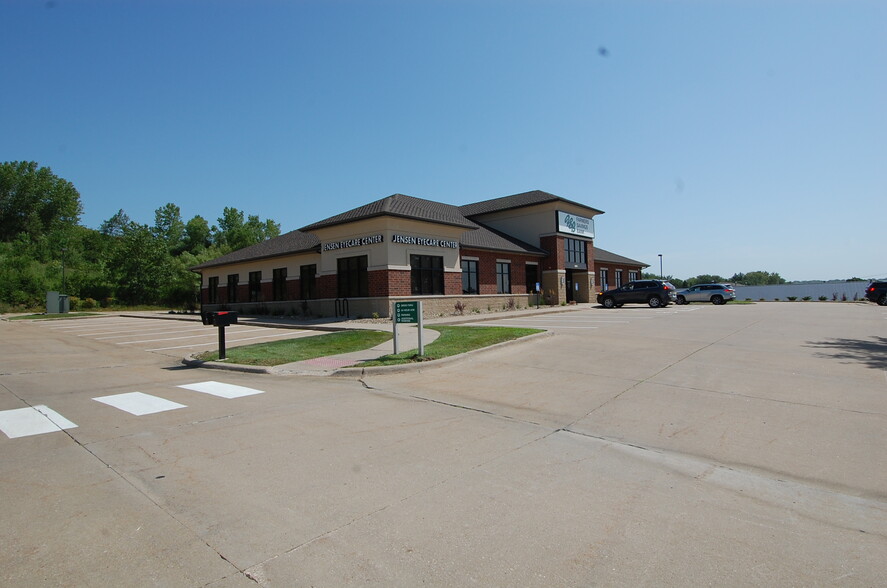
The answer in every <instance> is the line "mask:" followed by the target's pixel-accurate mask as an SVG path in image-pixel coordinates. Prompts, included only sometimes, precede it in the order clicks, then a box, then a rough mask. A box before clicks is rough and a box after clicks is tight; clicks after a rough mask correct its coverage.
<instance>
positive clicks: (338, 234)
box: [192, 190, 647, 317]
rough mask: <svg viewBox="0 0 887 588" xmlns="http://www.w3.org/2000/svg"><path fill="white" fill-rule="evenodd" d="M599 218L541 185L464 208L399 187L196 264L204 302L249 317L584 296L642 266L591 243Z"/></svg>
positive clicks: (485, 305) (432, 311) (428, 310)
mask: <svg viewBox="0 0 887 588" xmlns="http://www.w3.org/2000/svg"><path fill="white" fill-rule="evenodd" d="M598 214H602V211H600V210H597V209H595V208H592V207H590V206H586V205H584V204H579V203H577V202H573V201H570V200H567V199H565V198H561V197H559V196H555V195H553V194H549V193H547V192H542V191H539V190H534V191H531V192H524V193H522V194H515V195H513V196H506V197H504V198H494V199H492V200H485V201H483V202H476V203H474V204H467V205H464V206H453V205H450V204H443V203H441V202H434V201H431V200H424V199H422V198H414V197H412V196H405V195H403V194H394V195H392V196H388V197H386V198H382V199H381V200H376V201H375V202H371V203H369V204H366V205H364V206H360V207H358V208H355V209H353V210H349V211H347V212H343V213H342V214H339V215H336V216H332V217H330V218H327V219H325V220H322V221H318V222H315V223H312V224H310V225H307V226H305V227H302V228H301V229H299V230H297V231H292V232H289V233H286V234H284V235H281V236H279V237H276V238H274V239H270V240H268V241H265V242H263V243H259V244H257V245H253V246H251V247H246V248H244V249H240V250H238V251H234V252H232V253H229V254H227V255H223V256H222V257H219V258H216V259H213V260H211V261H208V262H205V263H202V264H200V265H198V266H196V267H194V268H192V269H193V270H194V271H196V272H199V273H200V274H201V277H202V286H201V288H202V292H201V297H202V298H201V300H202V304H203V308H204V310H218V309H222V308H226V309H230V310H240V311H242V312H244V313H246V314H252V313H270V314H293V313H299V314H310V315H315V316H364V317H369V316H372V315H373V314H374V313H375V314H378V315H379V316H380V317H388V316H390V315H391V312H392V308H393V303H394V302H396V301H398V300H405V299H416V298H420V299H421V300H422V301H423V308H424V313H425V315H426V316H438V315H449V314H453V312H454V309H455V307H456V306H457V303H459V305H462V306H464V309H465V312H470V311H471V309H473V308H477V309H483V310H486V309H502V308H511V307H523V306H528V305H535V304H536V303H537V295H538V298H539V299H540V302H541V303H542V304H562V303H569V302H573V301H575V302H589V301H592V300H594V299H595V296H596V276H600V277H601V280H603V282H602V283H606V284H608V285H611V286H612V285H615V284H616V280H625V281H628V280H631V279H634V278H639V277H640V271H641V269H642V268H644V267H647V265H646V264H643V263H641V262H638V261H634V260H631V259H628V258H626V257H622V256H619V255H616V254H613V253H610V252H609V251H605V250H603V249H598V248H596V247H594V217H595V216H596V215H598ZM611 280H613V281H612V282H611ZM597 285H598V286H599V285H600V283H598V284H597ZM537 289H538V290H537Z"/></svg>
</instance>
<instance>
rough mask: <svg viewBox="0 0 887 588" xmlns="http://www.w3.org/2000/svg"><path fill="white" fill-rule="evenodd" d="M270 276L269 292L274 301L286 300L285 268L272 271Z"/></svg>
mask: <svg viewBox="0 0 887 588" xmlns="http://www.w3.org/2000/svg"><path fill="white" fill-rule="evenodd" d="M272 276H273V282H272V288H271V290H272V295H273V296H274V300H286V299H287V295H286V268H285V267H281V268H277V269H276V270H272Z"/></svg>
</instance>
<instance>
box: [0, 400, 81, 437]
mask: <svg viewBox="0 0 887 588" xmlns="http://www.w3.org/2000/svg"><path fill="white" fill-rule="evenodd" d="M76 427H77V425H75V424H74V423H72V422H71V421H69V420H68V419H66V418H65V417H63V416H62V415H60V414H59V413H57V412H56V411H54V410H52V409H51V408H49V407H47V406H44V405H42V404H39V405H37V406H29V407H27V408H16V409H13V410H4V411H0V431H3V432H4V433H5V434H6V436H7V437H9V438H10V439H14V438H16V437H28V436H30V435H42V434H43V433H54V432H56V431H61V430H63V429H74V428H76Z"/></svg>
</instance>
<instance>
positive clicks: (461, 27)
mask: <svg viewBox="0 0 887 588" xmlns="http://www.w3.org/2000/svg"><path fill="white" fill-rule="evenodd" d="M0 22H3V23H4V26H3V34H2V35H0V50H2V55H3V56H4V60H3V61H4V66H3V70H4V75H3V85H2V89H0V113H2V114H0V116H2V123H3V124H2V133H0V161H19V160H29V161H30V160H33V161H37V162H38V163H40V164H41V165H44V166H49V167H51V168H52V170H53V171H54V172H55V173H56V174H57V175H59V176H61V177H63V178H65V179H67V180H70V181H71V182H73V183H74V185H75V186H76V187H77V189H78V190H79V191H80V194H81V198H82V202H83V205H84V214H83V217H82V223H83V224H84V225H86V226H89V227H93V228H97V227H98V226H99V225H100V224H101V222H102V221H103V220H106V219H108V218H110V217H111V216H112V215H113V214H114V213H116V212H117V210H118V209H121V208H122V209H123V210H124V211H126V213H127V214H128V215H129V216H130V217H131V218H132V219H133V220H135V221H138V222H142V223H145V224H153V221H154V210H156V209H157V208H159V207H161V206H163V205H164V204H166V203H167V202H172V203H175V204H177V205H178V206H179V207H181V209H182V215H183V217H184V219H185V220H186V221H187V220H188V219H189V218H191V217H193V216H194V215H197V214H199V215H201V216H203V217H204V218H206V219H207V220H209V221H210V223H211V224H212V223H215V222H216V219H217V218H218V217H219V216H221V213H222V209H223V208H224V207H225V206H234V207H237V208H239V209H241V210H243V211H245V212H246V213H248V214H257V215H259V216H260V217H261V218H263V219H265V218H271V219H274V220H276V221H277V222H279V223H280V224H281V227H282V229H283V231H289V230H293V229H297V228H299V227H302V226H305V225H307V224H309V223H312V222H314V221H317V220H321V219H323V218H326V217H328V216H332V215H334V214H338V213H340V212H344V211H345V210H349V209H351V208H354V207H356V206H359V205H362V204H365V203H367V202H370V201H373V200H376V199H379V198H382V197H385V196H388V195H390V194H394V193H404V194H409V195H411V196H417V197H420V198H428V199H431V200H437V201H441V202H447V203H450V204H456V205H458V204H466V203H469V202H475V201H479V200H485V199H488V198H496V197H500V196H507V195H510V194H515V193H519V192H524V191H527V190H534V189H540V190H545V191H548V192H551V193H554V194H557V195H559V196H562V197H564V198H568V199H570V200H575V201H577V202H581V203H583V204H587V205H589V206H592V207H594V208H597V209H600V210H603V211H605V213H606V214H603V215H600V216H598V217H597V218H596V229H597V239H596V244H597V245H598V246H600V247H603V248H604V249H608V250H610V251H613V252H616V253H619V254H622V255H625V256H628V257H631V258H634V259H638V260H641V261H644V262H646V263H648V264H650V266H651V270H652V271H655V272H657V273H658V270H659V258H658V255H659V254H660V253H661V254H662V255H663V266H664V271H665V273H666V274H671V275H674V276H677V277H684V278H685V277H691V276H695V275H698V274H702V273H715V274H721V275H723V276H726V277H729V276H731V275H732V274H733V273H735V272H748V271H754V270H766V271H775V272H779V273H780V274H781V275H782V276H783V277H785V278H787V279H790V280H803V279H829V278H846V277H851V276H859V277H864V278H866V277H876V276H877V277H883V276H887V256H885V255H884V247H883V241H884V237H883V235H884V230H883V227H884V225H885V219H887V33H885V31H887V2H884V1H883V0H874V1H868V2H866V1H854V0H841V1H817V0H805V1H800V0H798V1H789V0H784V1H780V0H770V1H767V2H758V1H755V0H742V1H728V0H723V1H719V0H710V1H702V0H698V1H677V0H676V1H667V0H655V1H654V0H650V1H631V0H614V1H594V0H585V1H579V0H575V1H569V0H548V1H544V2H543V1H529V0H510V1H495V0H474V1H468V0H446V1H443V0H442V1H422V0H410V1H408V0H399V1H394V0H378V1H374V0H361V1H358V0H323V1H314V0H311V1H295V0H294V1H288V2H284V1H282V0H281V1H261V0H256V1H250V2H247V1H233V0H216V1H197V0H177V1H171V0H151V1H134V0H133V1H124V0H118V1H110V0H105V1H99V0H94V1H87V0H83V1H79V0H52V1H47V2H43V1H24V0H21V1H14V0H0Z"/></svg>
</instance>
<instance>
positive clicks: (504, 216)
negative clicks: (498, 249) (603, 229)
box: [477, 201, 599, 247]
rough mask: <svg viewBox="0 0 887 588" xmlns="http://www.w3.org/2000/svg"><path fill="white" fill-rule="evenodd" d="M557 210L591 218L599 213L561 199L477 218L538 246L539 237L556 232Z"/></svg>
mask: <svg viewBox="0 0 887 588" xmlns="http://www.w3.org/2000/svg"><path fill="white" fill-rule="evenodd" d="M559 210H561V211H563V212H569V213H570V214H574V215H576V216H583V217H585V218H593V217H594V216H595V215H597V214H599V213H598V212H597V211H594V210H591V209H588V208H585V207H583V206H576V205H572V204H569V203H567V202H562V201H561V202H546V203H543V204H538V205H534V206H529V207H526V208H517V209H513V210H503V211H500V212H493V213H490V214H485V215H480V216H478V217H477V218H478V219H479V220H481V222H483V223H484V224H485V225H487V226H490V227H492V228H494V229H496V230H499V231H502V232H503V233H506V234H508V235H512V236H514V237H517V238H518V239H520V240H521V241H523V242H525V243H529V244H530V245H535V246H536V247H539V243H540V241H539V238H540V237H542V236H544V235H551V234H553V233H556V232H557V211H559Z"/></svg>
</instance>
